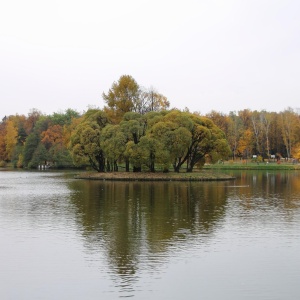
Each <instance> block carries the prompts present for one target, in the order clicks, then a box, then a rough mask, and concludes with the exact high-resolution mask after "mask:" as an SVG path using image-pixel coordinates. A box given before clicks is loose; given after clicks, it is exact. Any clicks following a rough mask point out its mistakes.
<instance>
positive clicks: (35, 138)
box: [23, 132, 40, 167]
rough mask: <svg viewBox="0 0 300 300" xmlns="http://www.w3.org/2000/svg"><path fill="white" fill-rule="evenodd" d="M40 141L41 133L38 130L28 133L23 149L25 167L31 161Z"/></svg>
mask: <svg viewBox="0 0 300 300" xmlns="http://www.w3.org/2000/svg"><path fill="white" fill-rule="evenodd" d="M39 143H40V138H39V135H38V134H37V133H36V132H33V133H31V134H29V135H28V137H27V139H26V142H25V145H24V150H23V165H24V167H27V166H28V164H29V162H30V161H31V159H32V157H33V153H34V152H35V150H36V148H37V146H38V145H39Z"/></svg>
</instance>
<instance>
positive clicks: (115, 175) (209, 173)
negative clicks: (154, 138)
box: [75, 170, 234, 181]
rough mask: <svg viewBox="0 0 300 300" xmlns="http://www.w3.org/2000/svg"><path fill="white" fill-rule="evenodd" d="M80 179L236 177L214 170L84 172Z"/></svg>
mask: <svg viewBox="0 0 300 300" xmlns="http://www.w3.org/2000/svg"><path fill="white" fill-rule="evenodd" d="M75 178H78V179H89V180H114V181H221V180H232V179H234V177H232V176H229V175H227V174H222V173H218V172H216V171H214V170H201V171H195V172H193V173H183V172H182V173H175V172H169V173H162V172H156V173H150V172H141V173H133V172H107V173H97V172H84V173H81V174H79V175H77V176H76V177H75Z"/></svg>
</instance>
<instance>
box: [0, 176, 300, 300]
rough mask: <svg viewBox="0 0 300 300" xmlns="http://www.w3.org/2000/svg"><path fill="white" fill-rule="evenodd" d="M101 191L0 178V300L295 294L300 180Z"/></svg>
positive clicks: (62, 181) (101, 187) (61, 179)
mask: <svg viewBox="0 0 300 300" xmlns="http://www.w3.org/2000/svg"><path fill="white" fill-rule="evenodd" d="M227 173H228V174H231V175H234V176H236V179H235V180H233V181H221V182H110V181H86V180H79V179H74V173H72V172H54V171H39V172H38V171H33V172H26V171H0V239H1V248H0V266H1V271H0V299H4V300H6V299H13V300H14V299H17V300H19V299H22V300H23V299H26V300H27V299H30V300H34V299H43V300H44V299H55V300H58V299H72V300H74V299H119V298H135V299H149V300H150V299H156V300H157V299H158V300H160V299H164V300H166V299H170V300H171V299H172V300H177V299H178V300H179V299H189V300H191V299H195V300H196V299H197V300H199V299H204V300H212V299H214V300H215V299H223V300H224V299H225V300H226V299H228V300H229V299H230V300H243V299H249V300H250V299H251V300H252V299H256V300H258V299H259V300H260V299H262V300H263V299H270V300H271V299H272V300H274V299H283V300H292V299H293V300H298V299H299V297H300V284H299V282H300V173H299V172H297V171H286V172H284V171H281V172H276V171H272V172H267V171H246V172H245V171H235V172H233V171H232V172H231V171H228V172H227Z"/></svg>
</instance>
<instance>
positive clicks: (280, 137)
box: [0, 75, 300, 172]
mask: <svg viewBox="0 0 300 300" xmlns="http://www.w3.org/2000/svg"><path fill="white" fill-rule="evenodd" d="M102 96H103V99H104V101H105V103H106V105H105V106H104V108H103V109H89V110H88V111H87V112H84V113H78V112H77V111H76V110H73V109H68V110H66V111H64V112H61V113H53V114H52V115H44V114H42V113H41V112H39V111H38V110H36V109H33V110H31V111H30V112H29V114H28V115H27V116H24V115H14V116H5V117H4V118H3V119H2V122H1V123H0V166H6V165H7V164H8V163H10V164H12V165H13V166H14V167H17V168H38V167H43V168H44V167H55V168H69V167H84V166H91V167H93V168H94V169H95V170H97V171H99V172H102V171H118V170H120V167H122V169H121V170H122V171H123V170H126V171H130V170H133V171H136V172H139V171H141V170H149V171H152V172H154V171H156V170H163V171H165V172H167V171H169V170H174V171H176V172H179V171H180V170H181V169H182V168H183V167H184V168H185V170H186V171H188V172H191V171H192V170H193V169H194V167H195V166H198V167H201V166H203V164H204V163H205V162H207V161H209V162H216V161H218V160H222V159H228V158H232V159H235V158H243V159H245V158H250V157H252V156H253V155H256V156H257V157H258V159H260V160H262V159H268V158H270V157H271V155H272V156H274V155H275V156H276V157H277V158H280V157H287V158H290V157H294V158H299V156H300V130H299V129H300V127H299V125H300V118H299V114H298V113H297V112H296V111H294V110H292V109H287V110H285V111H283V112H280V113H275V112H266V111H260V112H259V111H250V110H248V109H245V110H243V111H238V112H231V113H229V114H228V115H226V114H222V113H220V112H216V111H212V112H211V113H209V114H207V115H206V116H202V115H200V114H199V113H191V112H189V111H187V110H185V111H179V110H177V109H170V108H169V106H170V104H169V102H168V100H167V98H166V97H165V96H163V95H161V94H159V93H158V92H157V91H155V90H154V89H153V88H150V89H145V88H141V87H140V86H139V85H138V84H137V82H136V81H135V80H134V79H133V78H132V77H131V76H129V75H123V76H121V77H120V79H119V80H118V81H117V82H114V83H113V84H112V87H111V89H109V91H108V93H107V94H105V93H103V95H102ZM199 109H201V107H199Z"/></svg>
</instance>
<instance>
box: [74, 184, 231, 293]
mask: <svg viewBox="0 0 300 300" xmlns="http://www.w3.org/2000/svg"><path fill="white" fill-rule="evenodd" d="M69 186H70V189H72V190H74V191H76V193H74V194H73V196H72V203H73V204H74V205H75V206H76V208H77V216H78V217H77V221H78V226H79V228H80V229H81V231H82V234H83V236H84V237H85V242H86V243H87V247H88V248H90V249H93V250H95V247H99V251H102V250H103V249H105V254H106V257H107V260H108V261H109V264H110V269H111V270H113V272H115V273H116V274H118V275H119V276H120V277H121V278H122V282H121V284H120V287H121V288H126V289H128V288H130V287H129V286H130V285H131V284H132V283H133V282H135V281H136V279H137V274H138V272H139V270H144V269H147V270H149V271H150V270H155V269H157V268H158V266H159V265H161V264H162V263H163V262H164V261H166V260H167V259H168V257H169V256H170V255H171V254H172V252H173V251H182V249H184V248H185V247H189V246H191V244H193V241H194V240H197V243H199V239H203V240H206V239H207V238H209V235H210V234H211V233H212V232H213V230H214V227H215V226H217V225H216V224H218V223H220V220H221V219H222V217H223V216H224V210H225V205H226V193H225V190H224V189H223V188H211V183H206V184H199V183H198V184H197V183H172V182H171V183H170V182H168V183H164V182H157V183H149V182H146V183H140V182H128V183H125V182H124V183H121V182H106V181H73V182H70V183H69ZM96 245H97V246H96ZM199 246H200V245H199V244H198V247H199ZM180 249H181V250H180Z"/></svg>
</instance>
